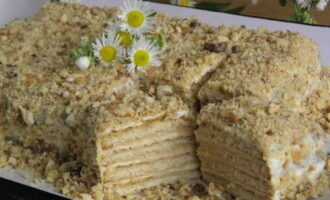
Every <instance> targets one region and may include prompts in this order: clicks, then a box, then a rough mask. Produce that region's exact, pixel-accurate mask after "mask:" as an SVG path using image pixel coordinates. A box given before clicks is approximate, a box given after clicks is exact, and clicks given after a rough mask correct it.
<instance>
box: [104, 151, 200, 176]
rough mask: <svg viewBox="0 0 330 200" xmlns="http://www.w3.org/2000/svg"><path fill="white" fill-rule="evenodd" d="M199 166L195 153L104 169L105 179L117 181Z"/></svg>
mask: <svg viewBox="0 0 330 200" xmlns="http://www.w3.org/2000/svg"><path fill="white" fill-rule="evenodd" d="M190 165H191V166H193V167H195V168H197V167H198V163H197V162H196V156H195V155H194V154H183V155H179V156H175V157H171V158H170V159H158V160H156V161H155V162H144V163H138V164H134V165H127V166H118V167H108V168H107V169H106V170H105V171H104V174H103V176H104V181H117V180H122V179H128V180H131V179H134V178H135V177H139V176H146V175H148V174H152V173H165V172H166V170H168V169H169V170H171V169H175V168H181V167H183V166H187V167H188V166H190Z"/></svg>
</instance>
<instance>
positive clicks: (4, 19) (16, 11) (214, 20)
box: [0, 0, 330, 200]
mask: <svg viewBox="0 0 330 200" xmlns="http://www.w3.org/2000/svg"><path fill="white" fill-rule="evenodd" d="M46 1H47V0H11V1H9V0H5V1H4V0H1V1H0V27H4V26H5V24H7V23H9V22H11V21H12V20H15V19H16V18H25V17H27V16H30V15H33V14H34V13H36V12H37V11H38V10H39V9H40V7H41V6H42V3H44V2H46ZM81 2H82V3H83V4H85V5H87V6H101V7H102V6H107V7H112V6H119V5H121V3H122V1H120V0H82V1H81ZM152 6H153V8H154V9H155V10H156V11H160V12H164V13H166V15H168V16H172V17H188V16H192V15H193V16H196V17H197V18H198V19H199V20H200V21H202V22H205V23H208V24H210V25H213V26H219V25H222V24H223V25H226V26H241V25H244V26H246V27H247V28H252V29H256V28H258V27H261V26H263V27H267V28H268V29H269V30H282V31H296V32H300V33H302V34H304V35H305V36H307V37H309V38H311V39H312V40H314V41H315V42H316V43H317V44H318V46H319V50H320V57H321V62H322V65H323V66H325V67H330V27H325V26H312V25H303V24H296V23H291V22H284V21H278V20H271V19H263V18H255V17H247V16H240V15H234V14H227V13H219V12H211V11H204V10H197V9H193V8H183V7H177V6H171V5H167V4H158V3H152ZM0 48H1V47H0ZM0 177H2V178H4V179H8V180H12V181H14V182H17V183H21V184H24V185H28V186H30V187H34V188H37V189H39V190H43V191H47V192H50V193H54V194H56V193H55V192H54V188H53V187H52V186H51V185H49V184H46V183H34V182H33V178H32V177H31V176H30V175H29V173H28V172H27V171H22V170H13V169H9V168H4V169H0ZM0 199H1V197H0ZM329 199H330V191H328V193H327V194H326V195H325V196H324V197H322V198H318V199H317V200H329Z"/></svg>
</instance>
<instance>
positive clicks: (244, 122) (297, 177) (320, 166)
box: [196, 97, 328, 200]
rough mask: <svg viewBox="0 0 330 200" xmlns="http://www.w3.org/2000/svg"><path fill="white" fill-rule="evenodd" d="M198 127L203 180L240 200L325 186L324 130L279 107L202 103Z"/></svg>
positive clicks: (297, 194) (290, 195)
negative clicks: (221, 187)
mask: <svg viewBox="0 0 330 200" xmlns="http://www.w3.org/2000/svg"><path fill="white" fill-rule="evenodd" d="M198 125H199V128H198V129H197V130H196V138H197V142H198V144H199V147H198V150H197V154H198V156H199V158H200V160H201V171H202V175H203V178H204V179H206V180H208V181H212V182H215V183H217V184H220V185H222V186H224V187H226V189H227V190H228V191H229V192H231V193H232V194H234V195H237V196H238V197H239V198H241V199H244V200H250V199H254V200H267V199H269V200H280V199H308V198H309V197H316V196H318V195H320V194H322V192H324V191H325V190H326V189H327V188H328V179H327V176H326V170H325V160H326V145H325V133H324V131H323V129H322V128H321V127H320V126H319V125H318V124H317V123H315V122H313V121H310V120H308V119H306V118H304V117H302V116H300V115H299V114H297V113H295V112H292V111H290V110H288V109H285V107H283V106H281V105H276V106H275V105H273V104H269V105H268V103H261V102H259V101H257V100H255V99H251V98H250V97H241V98H238V99H234V100H225V101H223V103H222V104H209V105H207V106H205V107H204V108H203V109H202V110H201V113H200V115H199V116H198Z"/></svg>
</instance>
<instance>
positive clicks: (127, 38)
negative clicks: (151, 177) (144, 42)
mask: <svg viewBox="0 0 330 200" xmlns="http://www.w3.org/2000/svg"><path fill="white" fill-rule="evenodd" d="M118 35H119V37H120V45H121V46H124V47H129V46H131V45H132V43H133V38H132V35H131V34H130V33H128V32H122V31H121V32H119V33H118Z"/></svg>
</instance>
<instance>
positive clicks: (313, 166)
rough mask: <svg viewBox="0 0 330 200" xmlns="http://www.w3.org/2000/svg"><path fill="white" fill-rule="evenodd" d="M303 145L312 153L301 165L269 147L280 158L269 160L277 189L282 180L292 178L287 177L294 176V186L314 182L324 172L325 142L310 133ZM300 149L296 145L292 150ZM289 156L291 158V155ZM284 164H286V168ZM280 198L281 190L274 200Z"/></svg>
mask: <svg viewBox="0 0 330 200" xmlns="http://www.w3.org/2000/svg"><path fill="white" fill-rule="evenodd" d="M302 143H303V145H306V146H308V148H310V151H311V153H310V154H308V155H306V156H305V157H304V159H303V160H302V161H301V162H300V163H295V162H294V161H293V160H290V159H285V157H286V156H285V152H282V153H280V149H277V148H275V147H272V146H270V147H269V150H270V152H276V153H277V156H279V157H270V158H269V159H268V160H267V164H268V167H269V169H270V173H271V177H272V178H271V183H272V185H273V186H274V188H275V189H276V188H277V189H278V188H281V183H280V180H281V178H282V177H283V178H284V179H286V178H290V177H287V176H293V177H294V179H293V180H295V183H292V184H299V183H301V182H302V181H305V180H307V181H310V182H314V181H316V180H317V179H318V178H319V176H320V174H321V173H322V172H323V171H324V167H325V161H324V156H325V154H326V151H325V148H326V147H325V146H324V140H323V139H322V138H319V137H318V136H317V135H316V134H312V133H310V134H308V135H307V136H306V137H305V138H304V139H303V140H302ZM300 148H301V146H299V145H296V147H292V150H299V149H300ZM320 149H324V151H323V152H322V151H320ZM323 155H324V156H323ZM288 156H290V154H289V155H288ZM284 163H286V164H285V167H284ZM293 177H292V178H293ZM290 179H291V178H290ZM291 180H292V179H291ZM292 186H293V187H294V185H292ZM280 196H281V192H280V191H279V190H275V191H274V196H273V200H277V199H280Z"/></svg>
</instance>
